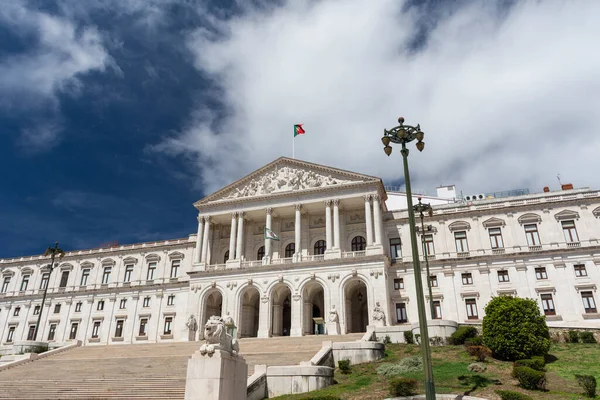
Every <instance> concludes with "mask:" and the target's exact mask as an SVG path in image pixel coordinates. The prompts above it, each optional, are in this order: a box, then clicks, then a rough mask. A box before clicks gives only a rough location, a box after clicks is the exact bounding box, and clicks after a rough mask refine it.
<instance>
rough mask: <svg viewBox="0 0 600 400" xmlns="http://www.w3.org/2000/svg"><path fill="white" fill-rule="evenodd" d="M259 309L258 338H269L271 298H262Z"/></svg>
mask: <svg viewBox="0 0 600 400" xmlns="http://www.w3.org/2000/svg"><path fill="white" fill-rule="evenodd" d="M258 307H259V310H258V337H259V338H267V337H269V320H270V318H271V313H270V310H269V307H270V305H269V298H268V297H267V296H262V297H261V298H260V304H259V306H258Z"/></svg>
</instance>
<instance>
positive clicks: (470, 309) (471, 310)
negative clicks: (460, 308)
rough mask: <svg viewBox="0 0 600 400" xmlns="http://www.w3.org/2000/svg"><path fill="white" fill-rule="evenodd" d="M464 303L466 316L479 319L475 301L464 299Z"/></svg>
mask: <svg viewBox="0 0 600 400" xmlns="http://www.w3.org/2000/svg"><path fill="white" fill-rule="evenodd" d="M465 304H466V305H467V318H468V319H479V314H477V301H476V300H475V299H466V300H465Z"/></svg>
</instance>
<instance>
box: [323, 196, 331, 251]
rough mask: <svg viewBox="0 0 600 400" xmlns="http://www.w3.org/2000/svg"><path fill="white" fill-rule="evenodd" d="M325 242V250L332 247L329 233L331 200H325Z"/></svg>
mask: <svg viewBox="0 0 600 400" xmlns="http://www.w3.org/2000/svg"><path fill="white" fill-rule="evenodd" d="M325 242H326V244H327V250H331V248H332V247H333V239H332V235H331V200H325Z"/></svg>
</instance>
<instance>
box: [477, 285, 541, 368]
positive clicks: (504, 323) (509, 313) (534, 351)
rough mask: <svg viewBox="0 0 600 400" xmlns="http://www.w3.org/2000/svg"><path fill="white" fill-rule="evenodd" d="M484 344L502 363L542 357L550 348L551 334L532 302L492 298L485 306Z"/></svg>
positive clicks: (533, 301)
mask: <svg viewBox="0 0 600 400" xmlns="http://www.w3.org/2000/svg"><path fill="white" fill-rule="evenodd" d="M482 328H483V342H484V343H485V345H486V346H488V347H489V348H490V349H491V350H492V355H493V356H494V357H495V358H498V359H501V360H510V361H514V360H522V359H525V358H530V357H531V356H544V355H546V354H547V353H548V350H549V349H550V332H549V330H548V326H547V325H546V319H545V317H544V316H543V315H541V314H540V309H539V307H538V305H537V303H536V301H535V300H532V299H521V298H519V297H512V296H500V297H494V298H492V300H491V301H490V302H489V303H488V305H487V306H486V307H485V317H483V323H482Z"/></svg>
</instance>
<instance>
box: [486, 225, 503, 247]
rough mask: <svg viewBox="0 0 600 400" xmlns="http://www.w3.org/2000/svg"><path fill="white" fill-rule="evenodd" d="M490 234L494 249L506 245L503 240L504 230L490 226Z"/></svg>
mask: <svg viewBox="0 0 600 400" xmlns="http://www.w3.org/2000/svg"><path fill="white" fill-rule="evenodd" d="M488 233H489V234H490V242H491V244H492V249H502V248H503V247H504V242H503V241H502V231H501V229H500V228H490V229H489V230H488Z"/></svg>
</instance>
